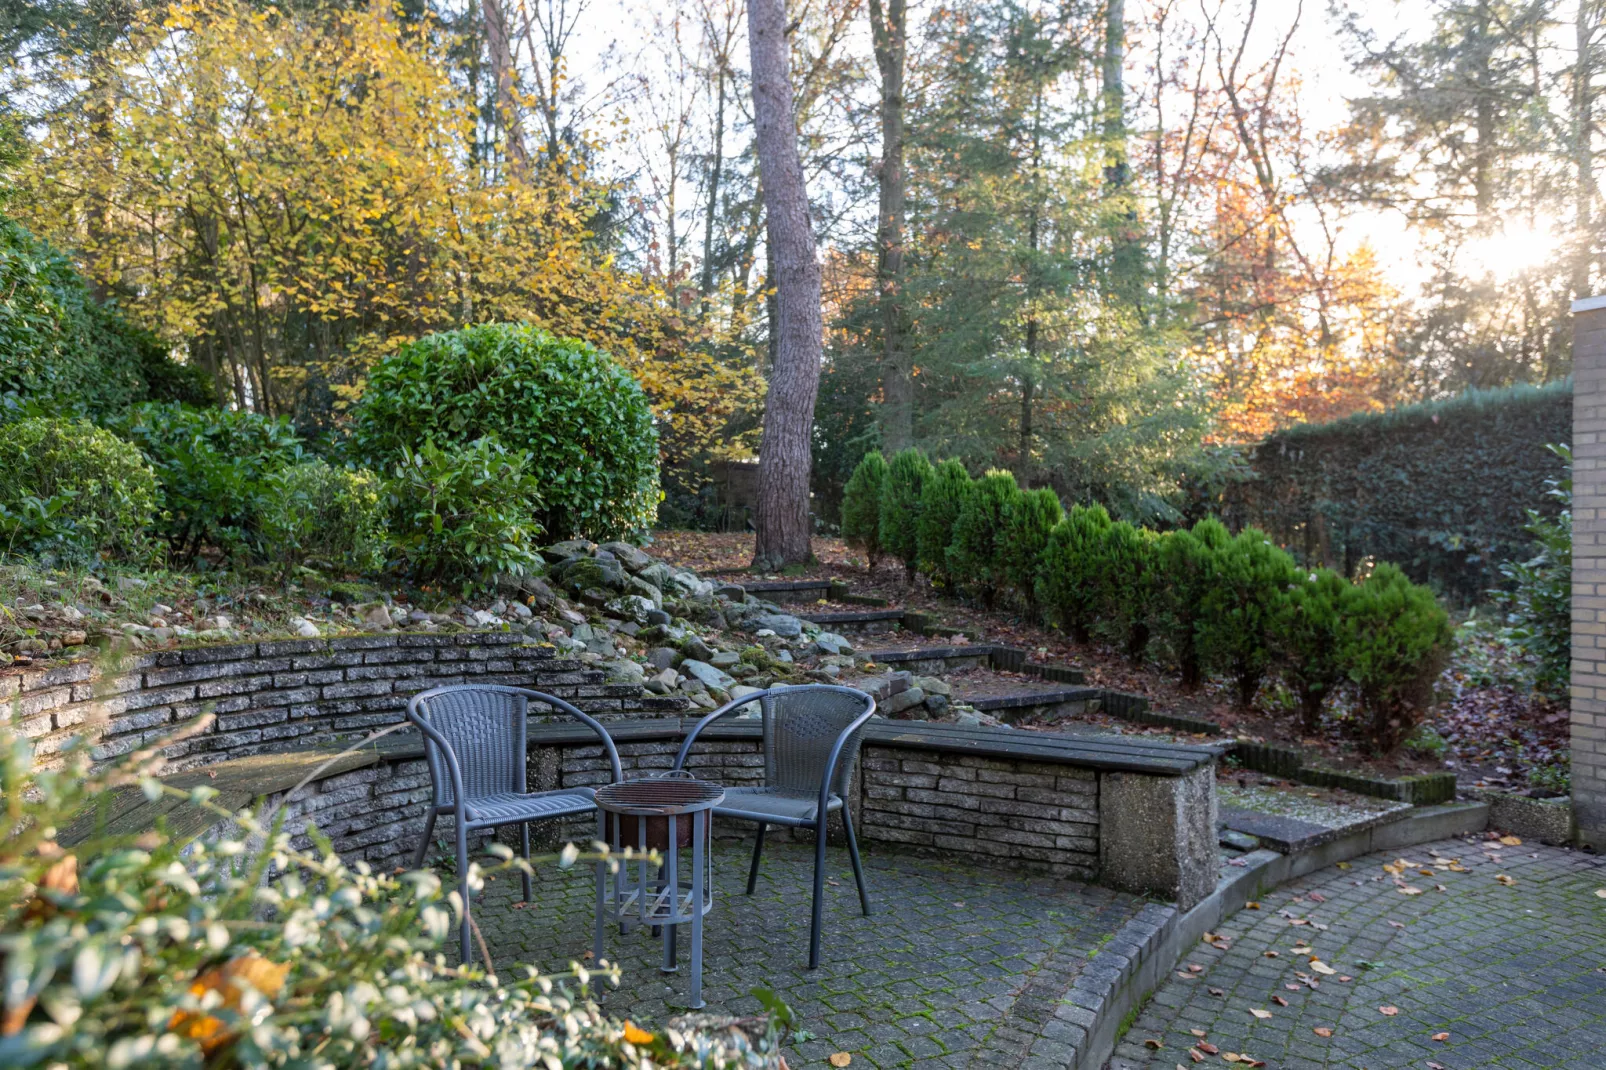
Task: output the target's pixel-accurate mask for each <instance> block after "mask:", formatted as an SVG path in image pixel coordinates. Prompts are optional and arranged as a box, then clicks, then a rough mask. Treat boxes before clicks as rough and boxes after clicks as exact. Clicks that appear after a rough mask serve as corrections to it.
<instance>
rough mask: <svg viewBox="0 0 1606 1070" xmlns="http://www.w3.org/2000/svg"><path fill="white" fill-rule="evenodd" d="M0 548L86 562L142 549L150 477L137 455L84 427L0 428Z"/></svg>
mask: <svg viewBox="0 0 1606 1070" xmlns="http://www.w3.org/2000/svg"><path fill="white" fill-rule="evenodd" d="M0 473H4V476H3V477H0V535H4V537H5V539H6V541H5V543H4V544H0V547H3V549H5V550H6V551H8V552H24V553H32V554H40V553H52V552H53V553H57V554H62V555H65V556H67V557H88V556H93V555H95V554H97V553H107V554H130V553H134V552H136V551H138V550H141V549H143V547H144V545H145V529H146V527H148V526H149V525H150V522H151V518H152V516H153V515H154V514H155V510H156V477H155V476H154V475H153V474H152V473H151V470H150V467H149V466H148V465H146V463H145V459H144V458H143V457H141V456H140V453H139V450H137V449H135V448H134V447H133V446H131V445H129V444H128V443H126V442H124V441H123V440H121V439H119V438H118V437H117V436H116V435H114V434H112V433H111V432H110V431H105V430H102V429H101V428H98V427H96V426H94V425H93V424H91V423H89V422H88V421H87V420H53V419H49V418H45V417H34V418H31V419H26V420H19V421H18V422H16V423H13V424H6V425H0Z"/></svg>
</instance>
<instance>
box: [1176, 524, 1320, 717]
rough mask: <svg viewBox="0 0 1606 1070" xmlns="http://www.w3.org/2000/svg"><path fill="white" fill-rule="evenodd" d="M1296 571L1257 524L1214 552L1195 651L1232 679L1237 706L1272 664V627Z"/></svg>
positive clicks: (1249, 699) (1247, 700)
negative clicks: (1196, 649) (1236, 696)
mask: <svg viewBox="0 0 1606 1070" xmlns="http://www.w3.org/2000/svg"><path fill="white" fill-rule="evenodd" d="M1296 574H1297V573H1296V571H1295V567H1294V559H1293V558H1292V557H1290V556H1288V554H1287V553H1286V552H1285V551H1284V550H1283V549H1282V548H1280V547H1278V546H1276V545H1275V544H1273V543H1272V541H1271V540H1270V539H1269V538H1267V537H1266V533H1265V532H1263V531H1261V530H1260V529H1258V528H1245V529H1244V530H1243V531H1241V532H1239V533H1238V535H1237V536H1236V537H1235V538H1232V539H1229V540H1228V541H1226V542H1225V543H1223V544H1222V545H1221V546H1220V548H1219V549H1218V550H1217V552H1216V554H1215V561H1214V568H1213V569H1211V570H1210V580H1209V583H1208V585H1207V587H1206V589H1205V591H1204V595H1203V597H1202V598H1201V599H1200V602H1199V610H1200V614H1199V618H1198V634H1197V642H1198V652H1199V656H1200V658H1201V659H1202V660H1203V662H1204V663H1205V664H1206V665H1208V666H1211V667H1213V668H1215V669H1217V670H1219V671H1222V672H1225V673H1226V674H1227V675H1228V676H1230V677H1231V678H1232V680H1233V683H1234V684H1235V685H1236V689H1237V693H1238V705H1239V706H1240V707H1241V708H1243V709H1246V710H1247V709H1249V707H1250V706H1251V705H1252V704H1253V703H1254V700H1255V693H1256V692H1257V691H1259V690H1260V683H1261V681H1262V680H1263V679H1265V676H1266V670H1267V668H1268V667H1269V666H1270V665H1271V663H1272V629H1273V626H1274V623H1275V620H1276V617H1277V613H1278V610H1279V609H1280V608H1281V606H1282V602H1283V595H1284V593H1285V592H1286V591H1287V590H1288V588H1289V587H1290V586H1291V585H1292V584H1293V582H1294V578H1295V576H1296Z"/></svg>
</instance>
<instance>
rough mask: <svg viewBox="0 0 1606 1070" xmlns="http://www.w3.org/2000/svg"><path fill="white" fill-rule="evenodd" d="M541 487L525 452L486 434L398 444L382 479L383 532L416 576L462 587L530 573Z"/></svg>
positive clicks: (537, 562)
mask: <svg viewBox="0 0 1606 1070" xmlns="http://www.w3.org/2000/svg"><path fill="white" fill-rule="evenodd" d="M540 501H541V488H540V484H539V481H538V480H537V479H536V477H535V476H534V475H533V474H531V472H530V458H529V455H528V454H525V453H516V452H513V451H510V450H508V449H506V448H504V447H503V446H502V444H501V443H499V442H497V441H496V440H495V439H493V438H482V439H477V440H475V441H474V442H471V443H469V444H468V445H467V446H457V447H452V448H450V449H442V448H441V447H439V446H436V445H435V443H433V442H425V443H424V445H423V446H422V447H421V448H420V449H419V450H418V451H417V452H414V451H413V450H411V449H407V448H403V450H402V459H401V462H400V463H399V464H397V465H396V469H395V477H394V478H393V479H392V480H391V481H390V483H389V502H390V526H391V539H392V541H393V543H394V545H395V547H396V550H397V552H398V554H399V555H400V557H401V560H402V563H403V565H404V567H405V568H406V569H407V570H408V571H409V572H410V573H411V574H412V575H413V576H414V578H416V579H417V580H419V581H420V582H423V583H440V584H447V585H451V586H455V587H458V588H460V589H462V590H464V591H467V590H471V589H473V588H475V587H483V586H488V585H490V584H491V583H492V582H494V580H495V579H496V577H497V576H498V575H506V576H523V575H528V574H531V573H538V572H539V571H540V570H541V568H542V559H541V555H540V552H539V550H538V547H539V546H540V545H541V525H540V522H539V521H537V520H536V518H535V515H534V512H533V510H534V509H536V508H539V506H540Z"/></svg>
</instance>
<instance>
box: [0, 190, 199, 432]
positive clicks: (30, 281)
mask: <svg viewBox="0 0 1606 1070" xmlns="http://www.w3.org/2000/svg"><path fill="white" fill-rule="evenodd" d="M197 375H198V373H197V372H196V371H195V370H192V369H190V368H188V367H187V366H184V365H179V364H175V363H173V362H172V361H170V360H168V358H167V354H166V353H165V352H164V351H163V349H162V347H161V345H160V344H159V343H158V342H157V340H156V338H155V337H154V336H152V335H151V334H150V333H148V332H146V331H142V330H140V329H139V328H137V327H134V326H132V325H131V324H129V323H128V322H127V321H126V320H124V319H123V317H122V316H121V315H120V314H119V313H118V312H117V310H116V309H115V308H113V307H109V306H106V305H102V304H99V303H98V302H96V301H95V299H94V297H93V296H92V295H91V293H90V290H89V286H88V284H87V283H86V282H85V281H84V278H83V276H82V275H80V274H79V273H78V272H77V270H76V269H74V268H73V266H72V263H71V262H70V261H69V260H68V259H67V257H66V255H65V254H64V253H62V252H61V251H60V250H58V249H56V248H55V247H53V246H52V245H50V244H49V243H48V242H44V241H41V240H39V239H38V238H35V237H34V236H33V235H32V234H30V233H28V231H27V230H26V229H25V228H23V227H22V226H20V225H19V224H17V223H16V222H15V221H13V220H11V219H8V218H6V217H4V216H0V422H5V421H7V420H14V419H20V418H24V417H27V416H35V415H44V416H56V417H60V416H68V415H71V416H93V417H96V418H101V417H108V416H113V415H116V414H117V413H119V412H121V411H123V410H124V409H126V408H127V407H128V406H129V405H131V404H133V403H134V402H137V401H143V400H145V399H147V398H156V399H168V398H174V399H178V398H181V397H184V396H188V395H192V394H193V393H194V392H195V390H196V388H197V379H196V376H197ZM202 381H204V377H202ZM205 389H206V394H205V396H206V397H207V398H208V399H209V398H210V396H211V390H210V383H207V384H206V388H205Z"/></svg>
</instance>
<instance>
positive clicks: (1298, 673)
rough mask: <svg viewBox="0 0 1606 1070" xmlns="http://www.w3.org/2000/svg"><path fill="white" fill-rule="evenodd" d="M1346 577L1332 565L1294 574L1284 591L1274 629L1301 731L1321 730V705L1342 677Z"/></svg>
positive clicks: (1277, 650) (1283, 673) (1275, 646)
mask: <svg viewBox="0 0 1606 1070" xmlns="http://www.w3.org/2000/svg"><path fill="white" fill-rule="evenodd" d="M1349 586H1350V584H1349V581H1348V580H1346V579H1345V578H1344V577H1343V576H1340V575H1339V574H1338V573H1336V572H1334V571H1333V570H1332V569H1330V568H1323V569H1318V570H1316V571H1315V572H1312V573H1309V574H1307V575H1306V576H1304V577H1300V578H1297V579H1296V580H1295V582H1294V583H1293V584H1291V585H1290V586H1289V587H1288V589H1287V590H1286V591H1285V592H1284V594H1283V597H1282V599H1281V602H1280V603H1279V605H1278V607H1277V616H1276V621H1275V623H1274V625H1273V627H1272V632H1271V634H1272V646H1273V648H1274V649H1275V651H1276V654H1277V660H1278V663H1279V664H1280V665H1281V667H1282V668H1281V671H1282V677H1283V682H1284V683H1286V684H1287V685H1288V686H1289V687H1291V688H1293V691H1294V694H1295V695H1297V696H1298V698H1299V725H1300V730H1301V731H1303V732H1304V733H1305V734H1306V735H1308V736H1313V735H1315V734H1316V733H1317V732H1320V731H1321V727H1322V705H1323V704H1324V703H1325V702H1326V701H1327V696H1328V695H1330V694H1332V693H1333V689H1334V688H1336V687H1337V686H1338V685H1339V684H1340V683H1341V682H1342V681H1343V679H1344V662H1343V659H1342V658H1341V656H1340V650H1339V640H1340V638H1341V634H1342V633H1341V627H1340V625H1341V624H1342V621H1343V617H1342V613H1343V606H1344V592H1346V591H1347V590H1349Z"/></svg>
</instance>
